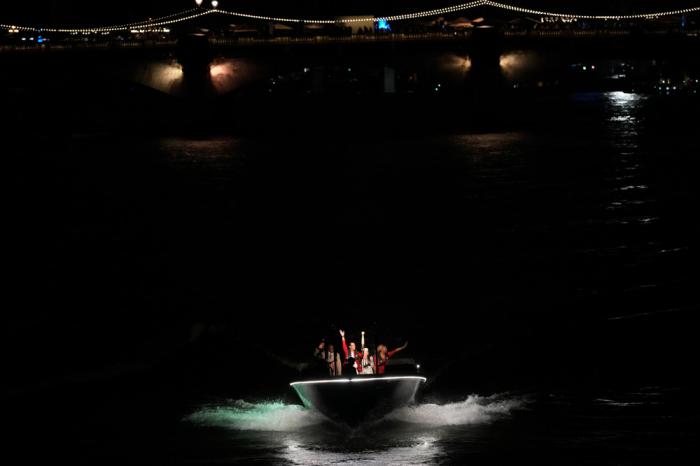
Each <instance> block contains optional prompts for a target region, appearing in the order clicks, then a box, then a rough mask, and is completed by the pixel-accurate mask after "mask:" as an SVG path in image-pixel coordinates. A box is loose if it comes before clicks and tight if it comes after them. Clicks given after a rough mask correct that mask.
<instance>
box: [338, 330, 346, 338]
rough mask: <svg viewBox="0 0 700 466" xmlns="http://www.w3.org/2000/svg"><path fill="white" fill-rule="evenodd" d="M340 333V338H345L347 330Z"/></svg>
mask: <svg viewBox="0 0 700 466" xmlns="http://www.w3.org/2000/svg"><path fill="white" fill-rule="evenodd" d="M338 331H339V332H340V336H341V337H343V338H345V330H338Z"/></svg>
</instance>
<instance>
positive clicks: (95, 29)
mask: <svg viewBox="0 0 700 466" xmlns="http://www.w3.org/2000/svg"><path fill="white" fill-rule="evenodd" d="M196 3H197V7H196V8H193V9H189V10H185V11H180V12H176V13H173V14H169V15H165V16H161V17H158V18H153V19H148V20H141V21H133V22H130V23H126V24H118V25H83V26H73V27H69V26H51V27H46V26H44V25H16V24H8V23H0V29H5V30H7V31H10V32H11V33H21V32H43V33H64V34H109V33H114V32H123V31H131V30H135V29H136V30H144V29H155V28H166V27H169V26H173V25H176V24H183V23H189V22H193V21H196V20H198V19H201V18H204V17H207V16H224V17H235V18H241V19H246V20H255V21H265V22H277V23H287V24H302V25H335V24H339V23H342V24H352V23H366V22H374V23H377V24H379V23H382V24H384V23H389V22H402V21H410V20H417V19H422V18H434V17H438V16H444V15H450V14H455V13H463V12H467V11H469V10H475V9H480V8H490V9H497V10H504V11H507V12H511V13H517V14H526V15H534V16H540V17H548V18H556V19H560V20H562V21H567V22H572V21H578V20H589V21H595V20H601V21H631V20H657V19H659V18H663V17H669V16H682V15H688V14H692V13H697V12H698V11H700V6H695V7H688V8H682V9H672V10H661V11H644V12H641V11H640V12H637V13H628V14H617V15H611V14H581V13H576V12H573V11H570V12H561V11H546V10H538V9H532V8H525V7H520V6H515V5H511V4H508V3H502V2H496V1H493V0H474V1H471V2H468V3H461V4H457V5H452V6H448V7H444V8H436V9H430V10H423V11H416V12H412V13H399V14H390V15H384V16H359V17H358V16H342V15H341V16H339V17H336V18H332V19H330V18H300V17H284V16H268V15H257V14H253V13H246V12H239V11H230V10H225V9H219V8H218V6H219V2H218V0H213V1H212V2H211V7H205V6H204V1H203V0H196Z"/></svg>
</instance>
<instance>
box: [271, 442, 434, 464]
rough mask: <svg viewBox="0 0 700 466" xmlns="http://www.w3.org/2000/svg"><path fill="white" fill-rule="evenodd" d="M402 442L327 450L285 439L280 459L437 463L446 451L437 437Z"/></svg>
mask: <svg viewBox="0 0 700 466" xmlns="http://www.w3.org/2000/svg"><path fill="white" fill-rule="evenodd" d="M402 443H403V444H402V445H400V446H393V447H389V448H386V449H381V448H380V446H379V445H378V446H377V448H376V449H375V450H370V451H362V452H344V451H327V450H322V449H318V448H313V447H309V446H306V445H303V444H300V443H297V442H296V441H294V440H287V441H286V445H285V446H286V448H284V449H283V450H282V454H281V455H280V456H281V459H282V460H284V461H286V462H288V463H289V464H304V465H307V464H308V465H327V464H362V465H412V464H415V465H418V464H435V463H436V462H437V461H438V459H439V458H440V457H441V456H443V455H444V453H443V451H442V448H441V447H440V445H439V443H438V441H437V438H435V437H421V436H418V437H415V438H411V439H408V440H406V441H405V442H402Z"/></svg>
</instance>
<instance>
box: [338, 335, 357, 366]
mask: <svg viewBox="0 0 700 466" xmlns="http://www.w3.org/2000/svg"><path fill="white" fill-rule="evenodd" d="M340 336H341V338H342V339H343V353H345V362H344V363H343V365H344V366H345V367H346V368H347V370H348V372H349V373H351V374H352V373H355V374H357V373H359V370H358V367H357V360H358V359H359V358H360V355H359V354H358V352H357V350H356V349H355V342H350V348H349V349H348V345H347V343H345V332H344V331H343V330H340Z"/></svg>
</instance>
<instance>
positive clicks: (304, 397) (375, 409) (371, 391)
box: [290, 375, 427, 426]
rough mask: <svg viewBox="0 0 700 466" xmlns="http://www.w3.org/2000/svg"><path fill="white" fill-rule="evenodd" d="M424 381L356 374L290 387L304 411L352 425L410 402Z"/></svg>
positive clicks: (378, 416)
mask: <svg viewBox="0 0 700 466" xmlns="http://www.w3.org/2000/svg"><path fill="white" fill-rule="evenodd" d="M426 380H427V379H426V378H425V377H421V376H415V375H403V376H374V375H369V376H363V375H355V376H352V377H327V378H319V379H313V380H303V381H298V382H292V383H291V384H290V386H291V387H292V388H294V390H295V391H296V393H297V395H298V396H299V398H300V399H301V401H302V403H304V406H306V407H307V408H310V409H315V410H317V411H319V412H320V413H322V414H324V415H325V416H326V417H328V418H329V419H331V420H334V421H337V422H343V423H346V424H348V425H352V426H354V425H358V424H361V423H363V422H366V421H372V420H376V419H380V418H381V417H383V416H385V415H386V414H388V413H390V412H391V411H393V410H395V409H398V408H401V407H403V406H406V405H407V404H409V403H411V402H412V401H413V400H414V399H415V396H416V393H417V392H418V390H419V389H420V388H421V386H422V385H423V384H424V383H425V382H426Z"/></svg>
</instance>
